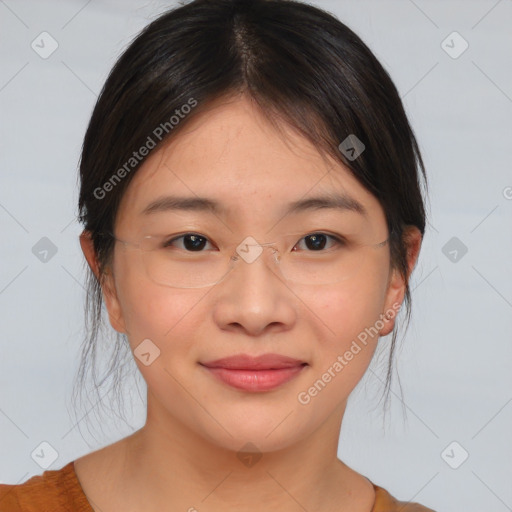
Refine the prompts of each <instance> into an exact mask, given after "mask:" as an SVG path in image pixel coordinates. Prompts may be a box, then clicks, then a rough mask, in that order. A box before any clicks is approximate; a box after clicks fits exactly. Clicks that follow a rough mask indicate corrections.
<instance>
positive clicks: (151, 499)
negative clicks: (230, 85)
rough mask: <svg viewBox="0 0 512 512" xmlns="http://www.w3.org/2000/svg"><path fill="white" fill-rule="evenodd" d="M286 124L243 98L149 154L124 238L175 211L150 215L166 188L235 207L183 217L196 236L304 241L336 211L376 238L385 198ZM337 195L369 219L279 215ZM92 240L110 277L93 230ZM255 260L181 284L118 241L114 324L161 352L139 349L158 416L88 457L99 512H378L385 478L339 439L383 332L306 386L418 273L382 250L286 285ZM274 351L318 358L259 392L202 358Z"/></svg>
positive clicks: (123, 214)
mask: <svg viewBox="0 0 512 512" xmlns="http://www.w3.org/2000/svg"><path fill="white" fill-rule="evenodd" d="M283 133H284V135H282V134H279V133H278V132H276V131H275V129H274V128H273V127H272V126H271V125H270V124H268V122H267V121H266V120H265V119H264V118H263V117H262V115H261V114H260V112H259V111H258V109H257V108H256V107H255V106H254V105H253V104H252V103H251V102H250V100H248V99H246V98H245V97H243V96H242V97H239V98H235V99H232V100H231V101H227V100H224V101H223V102H220V103H219V104H217V105H215V108H212V109H211V110H210V111H209V112H208V114H207V115H204V114H202V115H201V116H199V117H198V118H196V119H193V120H191V123H190V124H188V125H187V126H186V129H185V130H184V131H182V132H180V133H179V134H178V135H177V136H176V137H175V138H173V139H172V140H171V141H170V142H168V143H167V144H166V145H165V146H163V147H162V148H161V149H159V150H158V151H155V152H153V153H151V154H150V155H149V157H148V158H147V159H146V161H145V162H144V164H143V165H142V167H141V168H140V169H139V170H138V171H137V174H136V175H135V176H134V178H133V180H132V181H131V183H130V185H129V186H128V188H127V190H126V192H125V194H124V196H123V198H122V201H121V204H120V207H119V210H118V215H117V218H116V225H115V233H116V236H117V237H118V238H121V239H123V240H133V239H134V238H137V236H139V235H141V234H144V233H148V232H153V231H155V229H156V228H157V226H161V225H165V223H166V219H167V218H168V216H169V215H174V214H172V213H169V212H167V213H165V212H161V213H157V214H154V215H152V216H144V215H142V214H141V213H140V212H141V210H142V209H143V208H144V207H145V206H146V205H147V204H148V203H149V202H151V201H152V200H154V199H156V198H157V197H160V196H161V195H165V194H168V193H169V194H170V193H175V194H180V195H187V196H192V197H194V196H195V195H199V196H207V197H210V198H213V199H216V200H218V201H220V202H221V203H222V204H223V205H224V206H226V208H227V210H226V214H225V216H215V215H213V214H211V213H208V212H181V213H180V216H181V215H182V216H183V219H185V223H186V225H187V228H186V229H189V228H193V229H191V230H193V231H198V232H200V233H203V234H205V235H208V234H209V230H210V226H212V225H215V226H219V225H221V226H227V227H228V231H226V232H228V233H230V236H231V237H232V238H233V241H234V242H235V243H236V244H238V243H240V242H241V241H242V240H243V239H244V238H245V237H246V236H253V237H254V238H256V240H258V241H260V242H261V241H272V237H271V235H270V232H269V229H271V228H272V229H274V230H278V231H279V229H281V230H284V232H286V229H287V228H289V227H290V226H295V227H297V226H298V227H299V228H300V229H303V228H305V229H306V231H305V232H304V235H306V234H307V233H308V232H311V231H314V230H315V229H318V228H322V227H323V225H322V223H323V222H324V221H325V220H327V221H328V225H329V226H332V224H333V219H343V222H347V223H349V224H350V225H353V226H356V228H357V229H365V230H367V231H366V232H368V233H372V234H373V236H374V237H375V238H374V239H375V241H376V242H380V241H382V240H385V239H386V238H387V236H388V233H387V226H386V222H385V215H384V211H383V209H382V207H381V205H380V204H379V202H378V201H377V199H376V198H375V197H374V196H372V195H371V194H370V193H369V192H368V191H367V190H366V189H365V188H364V187H363V186H362V185H360V184H359V183H358V182H357V181H356V180H355V178H354V177H353V176H352V175H351V174H350V172H349V171H348V169H347V168H345V167H344V166H343V165H341V164H340V163H338V162H334V161H330V160H329V159H327V158H326V157H322V155H321V154H320V153H318V151H317V150H316V149H315V148H314V147H313V146H312V145H311V144H310V143H309V142H308V141H307V140H306V139H304V138H303V137H302V136H300V135H299V134H297V133H296V132H294V131H293V130H291V129H290V128H286V127H284V132H283ZM326 191H336V192H344V193H346V194H349V195H350V196H352V197H353V198H356V199H357V200H358V201H359V202H360V203H362V204H363V205H364V207H365V208H366V210H367V212H368V217H367V218H362V217H361V216H359V215H357V214H356V213H353V212H344V213H340V212H332V211H329V212H327V211H325V210H322V211H316V212H315V211H311V212H308V213H306V214H300V215H296V216H293V215H291V214H289V215H287V216H285V217H284V218H283V216H282V214H281V213H280V212H281V211H282V208H283V205H284V204H286V203H288V202H291V201H294V200H298V199H301V198H303V197H304V196H306V195H307V196H309V195H315V194H317V193H320V192H326ZM340 216H342V217H340ZM146 217H147V218H146ZM306 219H308V220H307V221H306ZM310 228H311V229H310ZM331 229H334V228H332V227H331ZM293 232H295V231H293ZM80 242H81V246H82V249H83V252H84V255H85V257H86V259H87V261H88V263H89V265H90V267H91V268H92V270H93V271H94V272H95V274H96V275H97V276H99V273H98V265H97V260H96V258H95V254H94V250H93V246H92V242H91V240H90V238H89V236H88V233H87V232H84V233H83V234H82V236H81V237H80ZM420 245H421V234H420V232H419V230H418V229H417V228H413V227H411V229H410V230H409V232H408V263H409V273H410V272H411V271H412V269H413V268H414V265H415V263H416V260H417V256H418V252H419V249H420ZM265 262H266V263H268V265H265V264H264V263H265ZM241 263H242V264H241V265H238V267H237V268H236V270H234V271H232V272H231V273H230V274H229V275H228V277H227V278H226V279H224V280H223V281H221V282H220V283H218V284H216V285H214V286H212V287H209V288H202V289H177V288H169V287H165V286H161V285H158V284H156V283H154V282H153V281H151V280H150V279H148V277H147V275H146V274H145V273H144V271H143V269H142V268H141V265H140V259H139V253H138V252H137V251H136V250H127V249H126V247H125V246H124V245H122V244H116V246H115V251H114V258H113V265H112V268H111V269H110V272H109V274H108V275H107V276H106V279H105V280H104V282H103V296H104V300H105V303H106V307H107V310H108V314H109V319H110V323H111V325H112V326H113V328H114V329H116V330H117V331H119V332H121V333H126V334H127V336H128V339H129V342H130V346H131V349H132V350H135V349H136V347H137V346H138V345H139V344H140V343H141V341H142V340H144V339H146V338H149V339H151V340H152V341H153V342H154V343H155V345H157V346H158V347H159V349H160V357H158V358H157V359H155V361H154V362H153V363H152V364H150V365H149V366H145V365H144V364H142V363H141V361H139V359H138V358H135V361H136V363H137V365H138V367H139V369H140V371H141V373H142V375H143V377H144V379H145V381H146V382H147V385H148V396H147V404H148V410H147V419H146V423H145V425H144V426H143V427H142V428H141V429H140V430H138V431H137V432H135V433H134V434H133V435H131V436H129V437H127V438H125V439H122V440H121V441H119V442H117V443H114V444H113V445H110V446H107V447H105V448H103V449H101V450H98V451H96V452H93V453H92V454H89V455H86V456H84V457H81V458H80V459H77V460H76V462H75V469H76V472H77V475H78V478H79V480H80V482H81V484H82V487H83V489H84V491H85V493H86V495H87V496H88V498H89V500H90V501H91V503H92V505H93V508H94V510H95V511H98V512H99V511H101V512H110V511H114V510H121V509H122V510H124V511H132V510H133V511H135V510H137V511H140V510H184V511H186V510H189V511H193V510H195V509H196V510H199V511H201V512H202V511H208V512H216V511H221V510H222V512H230V511H234V510H236V511H238V512H239V511H247V512H249V511H261V510H281V511H284V512H287V511H290V512H291V511H294V512H295V511H298V510H303V509H306V510H316V511H334V510H336V511H338V512H340V511H347V512H348V511H351V512H369V511H370V510H371V509H372V506H373V503H374V500H375V493H374V490H373V487H372V485H371V484H370V482H369V481H368V480H367V479H366V478H365V477H363V476H362V475H360V474H358V473H356V472H355V471H353V470H352V469H350V468H349V467H348V466H346V465H345V464H344V463H343V462H342V461H340V460H339V459H338V458H337V447H338V440H339V433H340V428H341V423H342V419H343V414H344V411H345V407H346V403H347V399H348V396H349V394H350V392H351V391H352V390H353V388H354V387H355V386H356V384H357V383H358V382H359V381H360V379H361V378H362V376H363V375H364V373H365V371H366V369H367V367H368V365H369V363H370V361H371V358H372V356H373V353H374V351H375V348H376V345H377V343H378V336H374V337H373V338H369V340H368V343H367V345H366V346H364V347H363V348H362V350H361V351H360V352H359V353H358V354H357V355H356V356H354V358H353V359H352V360H351V361H350V362H349V363H348V364H347V365H346V366H345V367H344V368H343V371H342V372H340V373H339V374H338V375H337V376H336V377H335V378H333V379H332V380H331V382H329V383H328V384H327V385H326V387H325V388H324V389H323V390H322V391H321V392H320V393H318V394H317V396H315V397H313V398H312V399H311V401H310V402H309V403H308V404H307V405H304V404H301V403H299V401H298V400H297V395H298V393H300V392H301V391H305V390H307V389H308V388H309V387H311V385H312V384H313V383H314V382H315V381H316V380H317V379H319V378H321V376H322V374H324V373H325V371H326V370H327V368H329V367H331V366H332V365H333V363H334V362H335V361H336V358H337V357H338V355H340V354H344V353H345V351H346V350H348V349H349V347H350V345H351V343H352V341H353V340H354V339H356V338H357V335H358V334H359V333H360V332H362V331H364V329H365V327H369V326H372V325H374V324H375V322H376V320H378V319H379V318H381V317H380V316H379V315H380V314H382V313H385V312H386V311H388V310H389V309H390V308H392V306H393V304H396V303H398V304H401V303H402V301H403V297H404V292H405V282H404V279H403V277H402V276H401V275H399V273H398V272H396V271H393V270H392V269H391V267H390V256H389V247H388V246H385V247H384V248H382V249H379V250H377V251H374V252H371V253H369V256H368V257H366V258H365V259H364V260H363V261H362V263H361V268H360V269H359V271H358V272H357V274H356V275H354V276H353V277H351V278H350V279H347V280H345V281H343V282H341V283H336V284H332V285H328V286H322V287H315V286H306V285H299V284H294V283H290V282H285V281H283V280H281V279H279V278H277V277H276V275H275V274H274V273H273V272H272V271H270V269H272V270H274V271H275V267H272V264H271V260H270V259H267V260H265V256H264V255H262V258H261V259H260V260H257V261H256V262H254V263H253V264H244V263H243V262H241ZM394 321H395V319H394V318H392V319H390V320H386V319H384V322H383V327H382V328H381V329H380V336H384V335H386V334H388V333H390V332H391V331H392V329H393V326H394ZM266 352H274V353H279V354H284V355H287V356H290V357H294V358H296V359H300V360H302V361H305V362H307V363H308V366H307V367H306V368H305V369H304V370H303V371H302V372H301V373H300V374H299V375H298V376H297V377H296V378H295V379H293V380H291V381H289V382H288V383H286V384H284V385H283V386H281V387H279V388H278V389H274V390H272V391H270V392H260V393H247V392H244V391H240V390H236V389H234V388H231V387H229V386H227V385H226V384H224V383H222V382H220V381H218V380H217V379H215V378H214V376H212V375H211V374H210V373H209V372H208V371H205V370H204V368H203V367H201V366H200V365H199V362H201V361H203V362H204V361H208V360H213V359H218V358H221V357H226V356H230V355H234V354H240V353H247V354H251V355H259V354H262V353H266ZM248 442H251V443H252V444H254V445H255V446H256V447H257V448H258V450H259V452H260V453H261V454H262V456H261V458H260V459H259V460H258V461H257V462H256V463H255V464H253V465H251V466H247V465H245V464H243V463H242V462H241V460H240V459H239V457H237V454H238V452H239V451H240V450H241V448H242V447H243V446H244V445H245V444H246V443H248ZM301 507H303V508H301Z"/></svg>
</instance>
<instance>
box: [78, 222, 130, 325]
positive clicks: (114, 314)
mask: <svg viewBox="0 0 512 512" xmlns="http://www.w3.org/2000/svg"><path fill="white" fill-rule="evenodd" d="M80 246H81V247H82V251H83V253H84V256H85V259H86V260H87V263H88V264H89V267H90V268H91V270H92V271H93V272H94V275H95V276H96V279H98V281H99V282H100V285H101V291H102V293H103V300H104V301H105V306H106V308H107V311H108V317H109V320H110V324H111V325H112V327H113V328H114V329H115V330H116V331H117V332H120V333H125V332H126V327H125V323H124V319H123V315H122V310H121V305H120V303H119V299H118V297H117V290H116V287H115V282H114V275H113V273H112V269H111V268H110V267H108V268H106V269H104V270H103V272H101V271H100V265H99V262H98V258H97V255H96V251H95V250H94V242H93V240H92V238H91V232H90V231H87V230H84V231H83V232H82V234H81V235H80Z"/></svg>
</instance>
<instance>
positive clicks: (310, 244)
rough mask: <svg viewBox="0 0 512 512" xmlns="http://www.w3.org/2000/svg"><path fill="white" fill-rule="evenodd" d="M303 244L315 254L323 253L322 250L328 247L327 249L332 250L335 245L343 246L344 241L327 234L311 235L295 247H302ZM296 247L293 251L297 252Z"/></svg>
mask: <svg viewBox="0 0 512 512" xmlns="http://www.w3.org/2000/svg"><path fill="white" fill-rule="evenodd" d="M302 242H304V245H305V246H306V248H307V250H309V251H314V252H315V251H316V252H318V251H322V249H325V248H326V246H327V249H332V247H333V246H335V245H339V246H341V245H343V241H342V240H341V239H340V238H338V237H336V236H334V235H328V234H327V233H311V234H309V235H306V236H305V237H303V238H302V239H301V240H300V241H299V243H298V244H297V245H296V246H295V247H297V246H298V245H300V244H301V243H302ZM329 244H330V245H329ZM295 247H294V249H293V250H295Z"/></svg>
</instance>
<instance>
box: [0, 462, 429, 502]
mask: <svg viewBox="0 0 512 512" xmlns="http://www.w3.org/2000/svg"><path fill="white" fill-rule="evenodd" d="M372 484H373V483H372ZM373 487H374V488H375V504H374V505H373V508H372V510H371V512H434V511H433V510H432V509H430V508H426V507H423V506H422V505H418V504H417V503H406V502H403V501H398V500H396V499H395V498H393V497H392V496H391V495H390V494H389V493H388V492H387V491H386V490H384V489H383V488H382V487H379V486H377V485H375V484H373ZM0 512H94V510H93V508H92V507H91V505H90V503H89V502H88V501H87V497H86V496H85V494H84V491H83V490H82V487H81V486H80V482H79V480H78V477H77V475H76V473H75V467H74V461H71V462H69V463H68V464H67V465H66V466H64V467H63V468H62V469H58V470H49V471H45V472H44V473H43V474H42V475H38V476H33V477H32V478H30V479H29V480H27V481H26V482H24V483H22V484H18V485H0Z"/></svg>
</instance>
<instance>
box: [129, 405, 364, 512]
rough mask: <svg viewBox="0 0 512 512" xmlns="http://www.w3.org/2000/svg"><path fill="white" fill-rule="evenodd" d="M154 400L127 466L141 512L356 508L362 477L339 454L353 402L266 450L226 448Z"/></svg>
mask: <svg viewBox="0 0 512 512" xmlns="http://www.w3.org/2000/svg"><path fill="white" fill-rule="evenodd" d="M150 398H151V397H150V396H148V415H147V420H146V424H145V425H144V427H143V428H141V429H140V430H139V431H137V432H136V433H135V434H133V435H132V436H130V437H128V438H126V439H125V441H126V442H125V444H124V450H123V457H122V459H123V461H124V463H123V467H122V469H121V470H120V471H121V478H120V481H121V482H122V484H121V485H122V486H123V487H124V491H123V493H124V494H125V495H126V496H130V503H132V504H135V503H137V507H135V506H134V510H135V509H137V508H138V509H139V510H141V509H145V510H186V511H189V512H194V511H195V510H201V509H202V508H203V509H204V508H205V507H207V509H208V510H209V511H212V512H215V511H217V510H218V511H221V510H222V512H230V511H231V510H233V511H234V510H237V511H240V510H244V511H247V512H250V511H260V510H262V509H267V508H268V509H270V510H277V509H279V510H280V511H283V512H286V511H292V510H293V511H297V510H299V508H303V509H306V510H318V511H320V510H322V511H323V510H326V511H327V510H336V511H339V510H343V502H346V503H347V508H346V510H350V506H352V505H353V503H354V502H351V500H353V499H354V497H353V495H354V488H355V487H357V486H358V485H359V488H360V487H361V477H360V476H359V475H357V473H355V472H354V471H352V470H351V469H350V468H348V467H347V466H346V465H345V464H343V463H342V462H341V461H340V460H339V459H338V458H337V446H338V439H339V433H340V427H341V421H342V417H343V413H344V410H345V405H346V404H342V405H341V406H340V407H339V408H337V409H336V410H335V411H334V412H333V413H332V414H331V416H329V418H328V419H327V421H326V422H324V424H322V425H321V426H320V427H319V428H318V429H317V430H316V431H315V432H314V433H313V434H312V435H311V436H310V437H308V438H306V439H303V440H301V441H300V442H298V443H296V444H294V445H290V446H288V447H286V448H283V449H279V450H275V451H266V452H264V453H261V452H260V451H259V450H258V449H257V448H252V449H251V448H250V446H249V447H246V448H245V449H244V451H243V452H242V451H240V450H238V451H237V450H232V449H226V448H224V447H221V446H218V444H214V443H212V442H211V441H209V440H208V439H205V438H204V437H203V436H200V435H198V434H197V433H195V432H193V431H191V430H190V428H188V427H186V426H185V425H183V424H182V423H180V422H178V421H177V420H176V419H175V418H172V417H169V416H168V415H166V414H165V413H162V412H161V409H159V408H157V407H154V406H153V402H152V401H151V399H150ZM242 445H243V443H242ZM358 477H359V478H358ZM368 483H369V482H368ZM372 490H373V489H372ZM366 491H368V487H366ZM334 502H335V505H334ZM351 503H352V505H351ZM148 505H151V506H148ZM298 507H299V508H298ZM361 510H364V509H361ZM367 510H369V508H368V509H367Z"/></svg>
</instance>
